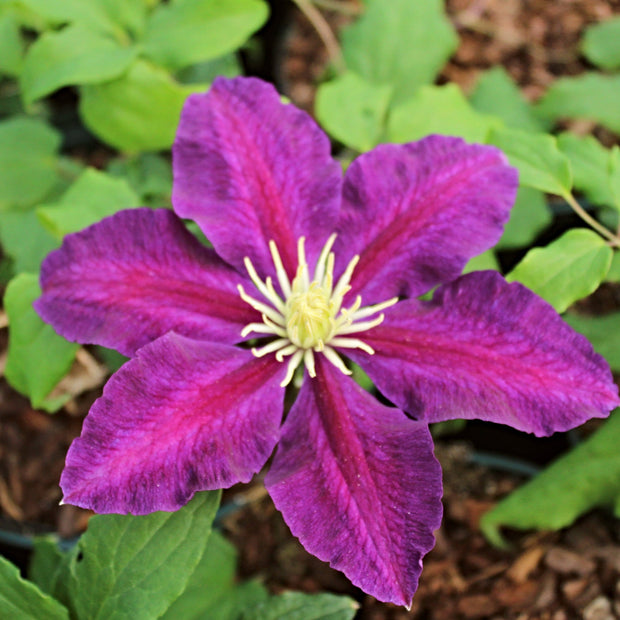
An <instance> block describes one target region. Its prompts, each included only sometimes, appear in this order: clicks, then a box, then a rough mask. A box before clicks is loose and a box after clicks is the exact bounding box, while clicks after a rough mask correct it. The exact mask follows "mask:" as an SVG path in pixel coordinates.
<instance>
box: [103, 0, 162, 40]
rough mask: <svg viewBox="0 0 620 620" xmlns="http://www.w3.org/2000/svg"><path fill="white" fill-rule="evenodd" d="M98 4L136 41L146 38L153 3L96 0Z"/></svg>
mask: <svg viewBox="0 0 620 620" xmlns="http://www.w3.org/2000/svg"><path fill="white" fill-rule="evenodd" d="M96 2H97V4H98V5H100V6H101V8H102V9H103V11H104V12H105V13H106V15H107V16H108V17H109V19H110V20H111V21H113V22H114V23H116V24H118V25H119V26H121V27H122V28H123V29H124V30H126V31H128V32H129V33H130V34H131V36H132V37H133V38H134V39H141V38H142V37H143V36H144V28H145V26H146V18H147V15H148V12H149V11H148V9H149V4H152V3H151V2H146V1H145V0H96ZM119 40H120V39H119Z"/></svg>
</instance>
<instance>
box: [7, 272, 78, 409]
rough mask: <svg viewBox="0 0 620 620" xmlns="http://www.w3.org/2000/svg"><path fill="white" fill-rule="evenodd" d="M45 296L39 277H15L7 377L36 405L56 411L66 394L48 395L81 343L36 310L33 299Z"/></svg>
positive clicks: (11, 293) (9, 294)
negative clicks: (57, 329)
mask: <svg viewBox="0 0 620 620" xmlns="http://www.w3.org/2000/svg"><path fill="white" fill-rule="evenodd" d="M40 295H41V289H40V287H39V283H38V278H37V276H36V275H34V274H30V273H22V274H19V275H18V276H16V277H15V278H13V279H12V280H11V281H10V282H9V285H8V286H7V289H6V292H5V294H4V308H5V310H6V313H7V315H8V317H9V349H8V355H7V362H6V369H5V376H6V379H7V381H8V382H9V383H10V384H11V385H12V386H13V387H14V388H15V389H16V390H18V391H19V392H21V393H22V394H25V395H26V396H28V397H29V398H30V401H31V402H32V406H33V407H35V408H43V409H46V410H47V411H55V410H56V409H58V408H59V407H61V406H62V405H63V403H64V402H65V401H66V400H67V398H66V397H63V398H56V399H51V400H47V399H46V396H47V395H48V394H49V393H50V392H51V391H52V389H53V388H54V386H55V385H56V384H57V383H58V382H59V381H60V380H61V379H62V378H63V377H64V376H65V375H66V374H67V372H68V371H69V368H71V364H72V362H73V358H74V357H75V353H76V351H77V349H78V345H77V344H74V343H71V342H67V341H66V340H65V339H64V338H61V337H60V336H59V335H58V334H57V333H56V332H55V331H54V330H53V329H52V327H51V326H50V325H46V324H45V323H44V322H43V321H42V320H41V319H40V318H39V315H38V314H37V313H36V312H35V311H34V308H33V307H32V302H33V301H34V300H35V299H37V297H39V296H40Z"/></svg>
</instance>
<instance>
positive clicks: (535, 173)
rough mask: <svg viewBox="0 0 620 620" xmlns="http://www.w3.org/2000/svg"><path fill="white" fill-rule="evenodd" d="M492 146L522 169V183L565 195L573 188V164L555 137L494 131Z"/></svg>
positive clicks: (505, 130)
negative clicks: (571, 164) (496, 147)
mask: <svg viewBox="0 0 620 620" xmlns="http://www.w3.org/2000/svg"><path fill="white" fill-rule="evenodd" d="M489 143H490V144H494V145H495V146H498V147H499V148H500V149H502V151H504V153H505V154H506V155H507V156H508V160H509V161H510V163H511V164H512V165H513V166H515V167H516V168H518V170H519V183H520V184H521V185H526V186H527V187H533V188H535V189H539V190H541V191H543V192H548V193H550V194H559V195H560V196H566V195H567V194H568V193H569V192H570V190H571V187H572V176H571V169H570V164H569V163H568V159H567V158H566V156H565V155H564V154H563V153H561V152H560V150H559V149H558V145H557V142H556V140H555V138H554V137H553V136H549V135H547V134H541V133H531V132H529V131H521V130H519V129H506V128H504V129H493V130H492V131H491V135H490V137H489Z"/></svg>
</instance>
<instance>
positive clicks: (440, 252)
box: [336, 136, 517, 304]
mask: <svg viewBox="0 0 620 620" xmlns="http://www.w3.org/2000/svg"><path fill="white" fill-rule="evenodd" d="M516 191H517V171H516V170H515V169H514V168H511V167H510V166H508V164H507V160H506V158H505V157H504V155H503V154H502V153H501V151H499V150H498V149H496V148H495V147H491V146H481V145H474V144H466V143H465V142H464V141H463V140H461V139H460V138H448V137H444V136H429V137H428V138H424V139H423V140H420V141H419V142H412V143H410V144H403V145H396V144H384V145H381V146H378V147H377V148H375V149H374V150H372V151H370V152H369V153H366V154H364V155H361V156H360V157H359V158H358V159H356V160H355V161H354V162H353V163H352V164H351V166H350V167H349V169H348V171H347V174H346V177H345V184H344V200H343V207H342V211H341V217H340V222H339V225H338V231H339V235H340V236H339V238H338V240H337V241H336V244H337V245H336V257H337V259H340V257H341V256H342V257H343V259H340V260H341V262H339V266H340V268H341V269H343V268H344V266H345V265H346V262H347V260H346V259H348V258H350V257H351V256H353V255H354V254H360V262H359V265H358V266H357V268H356V270H355V272H354V274H353V282H352V285H353V292H352V294H357V293H361V294H362V297H363V299H364V303H365V304H368V303H374V302H378V301H384V300H385V299H388V298H389V297H392V296H395V295H404V296H407V297H415V296H418V295H420V294H422V293H425V292H426V291H428V290H430V289H431V288H432V287H433V286H435V285H436V284H439V283H441V282H446V281H448V280H452V279H453V278H455V277H456V276H458V275H459V274H460V273H461V270H462V268H463V266H464V265H465V263H466V262H467V261H468V260H469V259H470V258H471V257H473V256H475V255H477V254H479V253H480V252H482V251H484V250H486V249H488V248H490V247H491V246H493V245H494V244H495V243H496V242H497V240H498V239H499V238H500V236H501V233H502V229H503V225H504V224H505V222H506V221H507V220H508V216H509V212H510V208H511V207H512V204H513V202H514V198H515V194H516Z"/></svg>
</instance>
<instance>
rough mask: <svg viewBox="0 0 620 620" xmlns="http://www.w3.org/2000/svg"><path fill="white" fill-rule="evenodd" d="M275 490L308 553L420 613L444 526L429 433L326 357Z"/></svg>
mask: <svg viewBox="0 0 620 620" xmlns="http://www.w3.org/2000/svg"><path fill="white" fill-rule="evenodd" d="M316 370H317V377H316V379H314V380H306V381H305V383H304V384H303V386H302V388H301V391H300V393H299V397H298V399H297V401H296V403H295V405H293V408H292V409H291V411H290V413H289V415H288V418H287V419H286V422H285V423H284V426H283V428H282V439H281V441H280V444H279V446H278V449H277V452H276V456H275V458H274V461H273V464H272V466H271V470H270V471H269V473H268V474H267V477H266V479H265V484H266V486H267V489H268V490H269V493H270V495H271V497H272V498H273V500H274V502H275V505H276V507H277V508H278V509H279V510H280V511H281V512H282V515H283V516H284V519H285V521H286V522H287V523H288V525H289V527H290V528H291V531H292V532H293V534H294V535H295V536H297V537H298V538H299V540H300V541H301V543H302V544H303V546H304V547H305V548H306V549H307V550H308V551H309V552H310V553H312V554H313V555H316V556H317V557H318V558H320V559H322V560H325V561H328V562H330V564H331V565H332V566H333V567H334V568H336V569H338V570H341V571H342V572H344V574H345V575H346V576H347V577H348V578H349V579H350V580H351V581H352V582H353V583H354V584H355V585H357V586H359V587H360V588H362V589H363V590H364V591H365V592H367V593H369V594H371V595H373V596H375V597H376V598H378V599H380V600H382V601H391V602H393V603H397V604H399V605H410V604H411V599H412V597H413V594H414V592H415V590H416V588H417V584H418V577H419V575H420V572H421V571H422V557H423V556H424V555H425V554H426V553H427V552H428V551H429V550H430V549H431V548H432V547H433V544H434V537H433V531H434V530H435V529H436V528H437V527H439V523H440V520H441V492H442V488H441V470H440V467H439V464H438V463H437V461H436V460H435V458H434V456H433V446H432V440H431V437H430V433H429V432H428V428H427V426H426V425H425V424H423V423H421V422H415V421H413V420H411V419H409V418H407V417H406V416H405V415H404V414H403V413H402V411H399V410H398V409H390V408H388V407H385V406H383V405H381V404H379V403H378V402H377V401H376V400H375V399H374V398H373V397H372V396H370V395H369V394H368V393H367V392H365V391H364V390H362V389H361V388H360V387H359V386H358V385H357V384H356V383H355V382H354V381H352V380H351V379H349V378H348V377H344V376H343V375H342V374H341V373H340V371H339V370H337V369H335V368H334V367H333V366H331V365H330V364H329V363H327V362H326V361H325V360H324V359H323V358H322V357H320V356H318V357H317V368H316Z"/></svg>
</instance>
